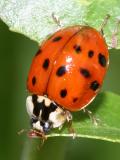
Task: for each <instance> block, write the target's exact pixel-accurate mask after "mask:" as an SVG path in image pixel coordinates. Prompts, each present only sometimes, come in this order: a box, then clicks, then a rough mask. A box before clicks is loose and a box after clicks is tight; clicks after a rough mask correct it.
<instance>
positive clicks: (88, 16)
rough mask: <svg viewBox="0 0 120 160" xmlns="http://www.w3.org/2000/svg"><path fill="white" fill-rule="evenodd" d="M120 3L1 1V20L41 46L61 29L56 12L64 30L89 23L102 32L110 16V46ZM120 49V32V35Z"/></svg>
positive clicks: (107, 33)
mask: <svg viewBox="0 0 120 160" xmlns="http://www.w3.org/2000/svg"><path fill="white" fill-rule="evenodd" d="M119 4H120V0H111V1H110V0H99V1H96V0H44V1H43V0H37V1H35V0H20V1H19V0H0V17H1V19H2V20H3V21H4V22H5V23H6V24H7V25H8V26H9V28H10V30H12V31H15V32H19V33H22V34H24V35H26V36H28V37H29V38H31V39H33V40H35V41H37V42H38V43H40V42H41V41H42V40H43V39H45V37H46V36H47V35H49V34H51V33H53V32H55V31H56V30H57V29H58V27H57V25H56V24H55V22H54V21H53V19H52V16H51V14H52V13H53V12H54V13H55V14H56V15H57V16H58V17H59V18H60V20H61V22H62V24H63V26H64V27H66V26H69V25H76V24H88V25H90V26H93V27H95V28H96V29H98V30H99V28H100V25H101V23H102V21H103V19H104V18H105V16H106V15H107V14H110V16H111V18H110V20H109V22H108V24H107V26H106V27H105V31H104V33H105V36H106V41H107V43H108V45H110V44H111V34H112V32H113V31H114V29H115V27H116V21H117V19H120V8H119ZM117 37H119V38H118V46H117V48H120V32H119V35H118V36H117Z"/></svg>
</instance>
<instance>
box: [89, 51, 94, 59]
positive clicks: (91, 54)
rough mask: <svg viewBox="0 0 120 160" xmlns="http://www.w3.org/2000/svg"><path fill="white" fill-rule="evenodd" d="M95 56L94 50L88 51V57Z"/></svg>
mask: <svg viewBox="0 0 120 160" xmlns="http://www.w3.org/2000/svg"><path fill="white" fill-rule="evenodd" d="M93 56H94V51H92V50H90V51H89V52H88V57H89V58H92V57H93Z"/></svg>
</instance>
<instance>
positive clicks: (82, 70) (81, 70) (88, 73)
mask: <svg viewBox="0 0 120 160" xmlns="http://www.w3.org/2000/svg"><path fill="white" fill-rule="evenodd" d="M80 73H81V74H82V75H83V76H84V77H85V78H89V77H90V76H91V75H90V72H89V71H88V70H87V69H85V68H81V69H80Z"/></svg>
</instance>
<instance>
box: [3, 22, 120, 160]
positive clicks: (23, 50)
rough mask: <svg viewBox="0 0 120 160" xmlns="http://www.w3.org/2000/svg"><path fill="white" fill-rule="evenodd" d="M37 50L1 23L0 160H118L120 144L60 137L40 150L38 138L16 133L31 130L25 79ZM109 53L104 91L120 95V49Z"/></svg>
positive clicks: (30, 41)
mask: <svg viewBox="0 0 120 160" xmlns="http://www.w3.org/2000/svg"><path fill="white" fill-rule="evenodd" d="M37 49H38V45H37V43H35V42H34V41H32V40H30V39H28V38H26V37H24V36H23V35H21V34H18V33H13V32H10V31H9V30H8V27H7V26H6V25H5V24H4V23H3V22H2V21H0V92H1V95H0V114H1V115H0V160H48V159H49V160H67V159H69V160H73V159H84V160H88V159H92V160H96V159H97V160H101V159H102V160H104V159H106V160H113V159H114V160H119V159H120V144H118V143H111V142H105V141H101V140H92V139H84V138H79V139H77V138H76V139H75V140H73V139H72V138H63V137H59V138H50V139H48V140H47V141H46V143H45V144H44V146H42V147H41V146H39V140H38V139H37V140H36V139H34V140H31V139H29V138H28V137H27V136H26V133H24V134H22V135H18V134H17V132H18V131H19V130H21V129H22V128H26V129H27V128H29V118H28V115H27V113H26V108H25V100H26V96H27V94H28V93H27V91H26V78H27V74H28V70H29V67H30V64H31V60H32V57H33V56H34V54H35V52H36V51H37ZM110 53H112V54H111V55H110V67H109V71H108V74H107V76H106V79H105V83H104V86H103V90H109V91H113V92H115V93H118V94H120V84H119V83H120V68H119V67H120V50H112V51H110ZM113 107H114V106H113ZM108 112H110V111H108ZM40 147H41V148H40ZM38 148H40V149H38Z"/></svg>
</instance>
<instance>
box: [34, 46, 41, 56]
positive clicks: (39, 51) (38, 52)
mask: <svg viewBox="0 0 120 160" xmlns="http://www.w3.org/2000/svg"><path fill="white" fill-rule="evenodd" d="M40 53H42V49H41V48H40V49H39V50H38V51H37V53H36V54H35V56H37V55H39V54H40Z"/></svg>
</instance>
